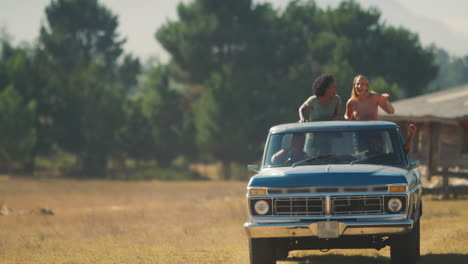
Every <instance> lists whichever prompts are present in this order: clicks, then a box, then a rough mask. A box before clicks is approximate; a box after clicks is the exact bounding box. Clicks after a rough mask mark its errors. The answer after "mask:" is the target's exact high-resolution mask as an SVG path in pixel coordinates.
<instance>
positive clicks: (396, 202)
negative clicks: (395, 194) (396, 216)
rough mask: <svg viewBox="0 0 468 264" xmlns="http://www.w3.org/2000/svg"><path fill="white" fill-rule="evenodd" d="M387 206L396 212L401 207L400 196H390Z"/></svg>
mask: <svg viewBox="0 0 468 264" xmlns="http://www.w3.org/2000/svg"><path fill="white" fill-rule="evenodd" d="M387 208H388V210H389V211H390V212H392V213H398V212H399V211H400V210H401V208H403V203H402V202H401V199H400V198H392V199H390V200H388V202H387Z"/></svg>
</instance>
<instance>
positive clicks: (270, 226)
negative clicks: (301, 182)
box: [244, 219, 414, 238]
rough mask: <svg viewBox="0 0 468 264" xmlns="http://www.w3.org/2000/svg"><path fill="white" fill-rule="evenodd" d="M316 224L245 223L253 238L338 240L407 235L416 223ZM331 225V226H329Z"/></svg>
mask: <svg viewBox="0 0 468 264" xmlns="http://www.w3.org/2000/svg"><path fill="white" fill-rule="evenodd" d="M331 222H333V221H331ZM331 222H328V223H327V222H326V221H322V222H314V223H304V222H295V223H291V222H288V223H251V222H248V223H245V224H244V228H245V230H246V232H247V236H249V237H251V238H273V237H318V238H338V237H340V236H354V235H393V234H406V233H409V232H410V231H411V229H412V228H413V224H414V221H413V220H411V219H409V220H399V221H386V222H333V223H331ZM329 223H330V224H331V225H329Z"/></svg>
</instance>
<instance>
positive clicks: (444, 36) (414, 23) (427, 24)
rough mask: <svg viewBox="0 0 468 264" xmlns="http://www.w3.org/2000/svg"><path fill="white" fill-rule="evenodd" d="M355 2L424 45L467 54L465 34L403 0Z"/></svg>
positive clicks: (330, 0) (332, 2)
mask: <svg viewBox="0 0 468 264" xmlns="http://www.w3.org/2000/svg"><path fill="white" fill-rule="evenodd" d="M280 1H281V0H280ZM272 2H275V1H272ZM276 2H279V1H276ZM316 2H317V3H318V4H319V5H320V6H322V7H323V6H327V5H329V6H336V5H337V4H338V3H340V2H341V0H316ZM356 2H358V3H360V4H361V5H362V6H363V7H365V8H368V7H370V6H374V7H377V8H378V9H379V10H380V11H381V13H382V21H384V22H386V23H387V24H389V25H394V26H399V25H402V26H403V27H405V28H407V29H409V30H411V31H413V32H416V33H419V38H420V40H421V43H422V44H423V45H424V46H427V45H430V44H431V43H435V44H436V46H437V47H439V48H443V49H445V50H447V51H448V52H449V54H451V55H456V56H465V55H468V37H467V36H464V35H461V34H458V33H457V32H454V31H453V30H451V29H450V27H449V26H447V25H446V24H445V23H444V22H442V21H440V20H438V19H436V18H431V17H429V16H421V15H418V14H415V13H414V12H412V11H411V10H410V9H408V8H406V7H405V6H404V4H402V3H404V1H398V0H356ZM427 4H428V5H430V4H431V3H430V2H429V1H428V2H427ZM447 4H448V3H447ZM467 30H468V29H467Z"/></svg>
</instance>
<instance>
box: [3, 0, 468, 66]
mask: <svg viewBox="0 0 468 264" xmlns="http://www.w3.org/2000/svg"><path fill="white" fill-rule="evenodd" d="M183 1H184V2H189V1H190V0H183ZM220 1H222V0H220ZM256 1H257V2H272V3H273V4H274V5H275V6H276V7H281V6H284V5H285V4H286V3H287V2H288V1H287V0H256ZM316 1H317V2H318V3H319V4H320V5H324V4H330V3H331V4H332V5H333V4H336V3H337V2H339V0H316ZM357 1H358V2H360V3H362V5H363V6H364V7H368V6H370V5H373V6H378V7H380V9H381V10H382V15H383V18H384V20H385V21H387V22H388V24H393V25H399V24H402V25H403V26H405V27H407V28H409V29H411V30H412V31H415V32H418V33H419V34H420V38H421V42H422V43H423V45H428V44H430V43H435V44H436V45H437V46H439V47H442V48H444V49H446V50H448V51H449V52H450V53H451V54H453V55H457V56H465V55H468V16H467V15H466V11H467V10H468V1H466V0H444V1H440V0H357ZM49 2H50V0H0V6H1V9H0V28H5V29H6V31H7V32H8V33H9V34H10V35H11V36H12V37H13V41H14V43H20V42H22V41H27V42H31V41H33V40H34V39H36V38H37V36H38V34H39V28H40V23H41V21H43V20H44V17H45V14H44V8H45V7H46V6H47V5H48V4H49ZM179 2H180V0H179V1H178V0H131V1H129V0H101V3H103V4H105V5H106V6H107V7H109V8H110V9H111V10H112V11H113V12H114V13H115V14H117V15H118V16H119V22H120V26H119V32H120V33H121V35H122V36H125V37H126V38H127V43H126V45H125V48H126V50H127V52H131V53H133V54H135V55H137V56H140V57H141V58H142V59H146V58H147V57H149V56H156V57H159V58H160V59H161V60H163V61H167V59H168V55H167V53H166V52H165V51H164V50H163V49H162V48H161V46H160V45H159V44H158V43H157V42H156V40H155V38H154V33H155V32H156V30H157V28H159V27H160V26H161V25H162V24H164V23H165V22H166V21H167V20H168V19H170V20H175V19H176V18H177V11H176V7H177V4H178V3H179Z"/></svg>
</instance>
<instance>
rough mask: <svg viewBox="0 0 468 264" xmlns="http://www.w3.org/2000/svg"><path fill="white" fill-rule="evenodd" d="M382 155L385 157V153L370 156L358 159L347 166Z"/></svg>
mask: <svg viewBox="0 0 468 264" xmlns="http://www.w3.org/2000/svg"><path fill="white" fill-rule="evenodd" d="M382 155H385V153H377V154H373V155H370V156H366V157H362V158H360V159H357V160H353V161H351V162H350V163H349V164H350V165H353V164H355V163H357V162H360V161H364V160H367V159H371V158H374V157H377V156H382Z"/></svg>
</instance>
